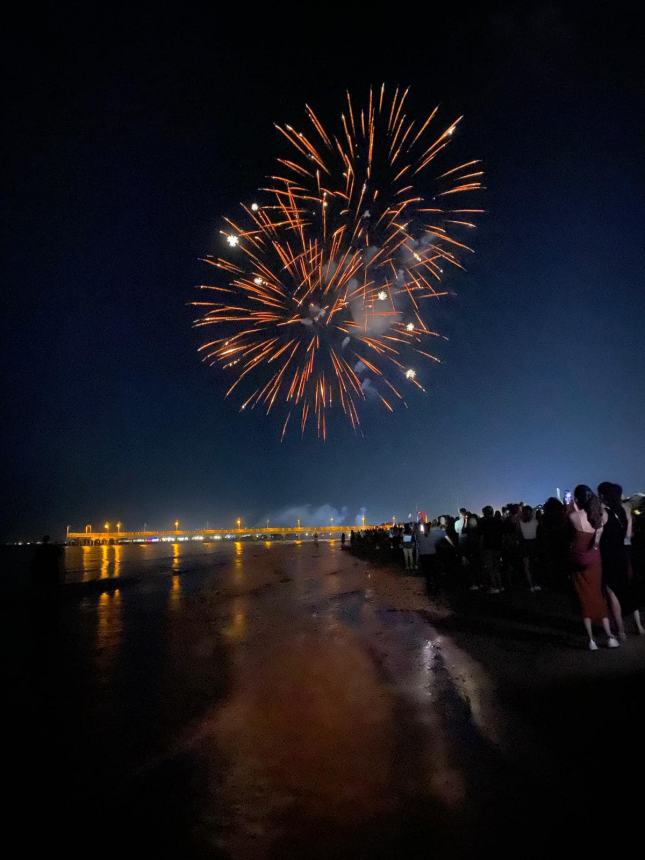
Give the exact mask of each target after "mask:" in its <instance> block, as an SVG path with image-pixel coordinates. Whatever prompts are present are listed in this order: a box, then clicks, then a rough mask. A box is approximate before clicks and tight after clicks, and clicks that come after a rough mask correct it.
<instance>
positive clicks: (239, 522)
mask: <svg viewBox="0 0 645 860" xmlns="http://www.w3.org/2000/svg"><path fill="white" fill-rule="evenodd" d="M236 522H237V527H238V529H241V528H242V520H241V518H240V517H238V518H237V520H236Z"/></svg>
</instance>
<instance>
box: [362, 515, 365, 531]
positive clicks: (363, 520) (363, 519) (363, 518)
mask: <svg viewBox="0 0 645 860" xmlns="http://www.w3.org/2000/svg"><path fill="white" fill-rule="evenodd" d="M361 520H362V522H363V528H365V514H363V515H362V516H361Z"/></svg>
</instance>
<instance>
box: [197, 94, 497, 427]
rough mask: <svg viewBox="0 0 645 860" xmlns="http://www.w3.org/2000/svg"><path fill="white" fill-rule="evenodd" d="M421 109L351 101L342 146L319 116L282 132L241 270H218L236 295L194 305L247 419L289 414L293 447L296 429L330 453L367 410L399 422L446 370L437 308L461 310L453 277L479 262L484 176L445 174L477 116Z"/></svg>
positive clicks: (341, 127)
mask: <svg viewBox="0 0 645 860" xmlns="http://www.w3.org/2000/svg"><path fill="white" fill-rule="evenodd" d="M407 96H408V90H405V91H400V90H399V89H397V90H396V91H395V92H394V94H393V95H392V96H391V97H390V96H389V95H386V92H385V87H384V86H383V87H381V88H380V90H378V91H373V90H370V91H369V97H368V99H367V103H366V104H365V105H364V106H362V107H358V106H355V105H354V104H353V102H352V99H351V96H350V95H349V93H348V94H347V104H346V109H345V110H344V112H343V113H342V114H341V117H340V122H339V124H338V127H337V128H336V129H335V131H331V130H329V131H328V130H327V128H326V127H325V126H323V124H322V122H321V121H320V120H319V119H318V116H317V115H316V114H315V113H314V111H313V110H312V109H311V108H310V107H309V106H307V107H306V113H307V118H308V123H309V125H308V128H307V131H306V133H305V132H301V131H296V130H295V129H294V128H293V127H292V126H290V125H286V126H276V128H277V129H278V131H279V132H280V133H281V134H282V135H283V136H284V138H286V140H287V141H288V143H289V145H290V151H289V153H288V154H287V155H286V156H284V157H280V158H278V163H279V165H280V168H279V170H278V171H277V173H276V175H274V176H271V177H270V179H269V182H268V184H267V185H266V186H265V187H264V188H262V189H260V193H261V194H262V197H258V200H259V201H260V202H258V203H255V202H254V203H252V204H250V205H242V210H243V216H242V218H241V219H239V220H233V219H225V221H226V229H225V230H223V231H222V237H223V241H224V242H225V243H226V245H227V247H228V252H229V253H228V256H227V257H226V258H223V257H219V258H217V257H208V258H207V259H206V261H205V262H207V263H209V264H210V265H211V266H214V267H215V268H216V269H217V270H218V272H219V275H220V276H221V282H218V283H217V284H203V285H202V286H201V289H203V290H206V291H208V292H209V295H208V297H207V298H206V299H205V300H204V301H198V302H194V303H193V304H195V305H197V306H199V307H200V308H201V312H202V316H201V317H200V318H199V319H198V320H197V321H196V322H195V325H196V326H197V327H200V328H201V327H211V326H215V332H214V333H216V334H218V336H217V337H216V338H215V339H209V340H208V341H207V342H205V343H203V344H202V345H201V346H200V348H199V349H200V352H201V353H202V354H203V359H204V361H206V362H208V363H209V364H218V365H220V366H221V367H223V368H225V369H226V370H228V371H229V372H231V373H232V374H233V376H234V378H233V381H232V384H231V385H230V387H229V389H228V391H227V395H230V394H232V393H233V392H237V391H242V390H244V391H245V394H244V395H243V397H242V402H241V408H242V409H247V408H255V407H262V408H264V409H265V410H266V412H267V413H271V412H274V411H275V412H278V411H279V412H280V413H281V415H282V419H281V426H282V436H283V437H284V434H285V433H286V431H287V429H288V427H289V425H290V422H291V421H292V419H293V421H294V422H296V423H297V425H299V427H300V430H301V432H302V433H304V432H305V430H306V429H307V427H308V426H311V427H314V428H315V430H316V432H317V433H318V435H319V436H320V437H322V438H326V436H327V431H328V414H329V410H331V409H332V408H334V407H340V409H342V411H343V412H344V414H345V415H346V416H347V418H348V420H349V422H350V423H351V425H352V426H353V427H354V428H356V427H358V425H359V409H360V406H361V403H362V402H363V401H365V400H366V399H367V398H376V399H377V400H378V401H379V402H380V403H382V404H383V406H384V407H385V408H386V409H387V410H389V411H390V412H392V411H394V409H395V406H396V405H397V404H399V405H401V404H404V403H405V387H406V386H409V385H413V386H416V387H417V388H420V389H422V390H423V386H422V384H421V382H420V381H419V376H420V375H421V374H420V371H419V370H418V368H417V364H418V363H419V361H420V360H422V359H423V360H428V359H429V360H431V361H438V358H437V357H436V356H435V355H434V354H433V353H432V352H431V351H430V348H429V346H428V341H429V340H430V339H432V338H436V337H439V336H440V335H439V334H438V333H437V332H436V331H435V330H434V329H433V328H432V327H431V325H430V324H429V322H428V308H429V305H430V303H431V302H432V301H436V300H437V299H438V298H440V297H441V296H444V295H446V291H445V289H444V288H443V285H442V281H443V277H444V268H447V267H448V266H453V267H457V268H463V265H462V263H461V262H460V258H461V257H462V256H463V255H464V254H466V253H468V252H470V251H471V249H470V248H469V247H468V245H467V244H466V242H464V235H465V233H466V232H467V231H469V230H471V229H472V228H473V227H474V226H475V225H474V223H473V217H474V216H475V215H476V214H478V213H480V212H481V211H482V210H481V209H475V208H472V205H471V204H470V203H469V202H468V201H469V199H470V195H471V194H472V192H476V191H478V190H479V189H481V188H482V183H481V177H482V170H481V169H480V167H479V162H478V161H476V160H475V161H465V162H463V163H460V164H458V165H456V166H452V167H448V169H445V167H446V165H444V167H443V168H442V169H439V168H438V166H437V165H438V164H439V161H440V157H441V158H442V157H443V156H444V150H445V149H446V147H447V146H448V144H449V142H450V140H451V138H452V136H453V133H454V132H455V130H456V128H457V126H458V124H459V122H460V119H461V117H460V118H458V119H456V120H454V121H453V122H451V123H450V124H449V125H448V126H445V125H444V126H439V124H438V121H437V114H438V109H437V108H435V109H434V110H433V111H431V113H430V114H429V115H428V116H427V117H425V118H424V119H422V120H421V121H417V120H416V119H414V118H410V117H409V116H408V113H407V112H406V100H407ZM462 200H465V201H466V202H464V203H461V202H457V201H462ZM455 207H458V208H455Z"/></svg>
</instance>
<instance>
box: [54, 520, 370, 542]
mask: <svg viewBox="0 0 645 860" xmlns="http://www.w3.org/2000/svg"><path fill="white" fill-rule="evenodd" d="M352 528H359V527H358V526H347V525H335V524H334V525H331V524H330V525H328V526H302V525H297V526H266V527H264V526H263V527H262V528H243V527H241V526H236V527H235V528H232V529H169V530H165V531H164V530H156V531H155V530H147V531H134V532H133V531H124V530H122V529H120V528H119V529H117V530H116V531H112V530H110V529H107V528H106V529H105V530H104V531H100V532H95V531H93V530H92V527H91V526H86V527H85V530H84V531H82V532H74V531H70V530H69V529H68V531H67V540H68V542H70V543H76V544H83V545H86V546H87V545H93V544H114V543H159V542H163V543H177V542H179V541H220V540H259V539H263V540H268V539H270V538H282V539H283V540H284V539H286V538H292V539H294V540H295V539H299V538H313V536H314V534H316V533H317V534H318V536H319V537H321V538H323V537H324V538H334V537H340V535H341V534H342V532H345V534H346V535H347V536H348V537H349V532H350V530H351V529H352ZM360 528H364V529H370V528H375V526H371V525H369V524H365V523H364V524H363V525H362V526H360Z"/></svg>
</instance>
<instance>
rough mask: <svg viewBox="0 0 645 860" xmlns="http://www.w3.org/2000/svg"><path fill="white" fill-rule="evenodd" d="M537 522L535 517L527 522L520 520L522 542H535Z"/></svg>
mask: <svg viewBox="0 0 645 860" xmlns="http://www.w3.org/2000/svg"><path fill="white" fill-rule="evenodd" d="M537 527H538V521H537V519H536V518H535V517H533V519H532V520H529V521H528V522H525V521H524V520H520V529H521V531H522V537H523V538H524V540H535V539H536V537H537Z"/></svg>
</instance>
